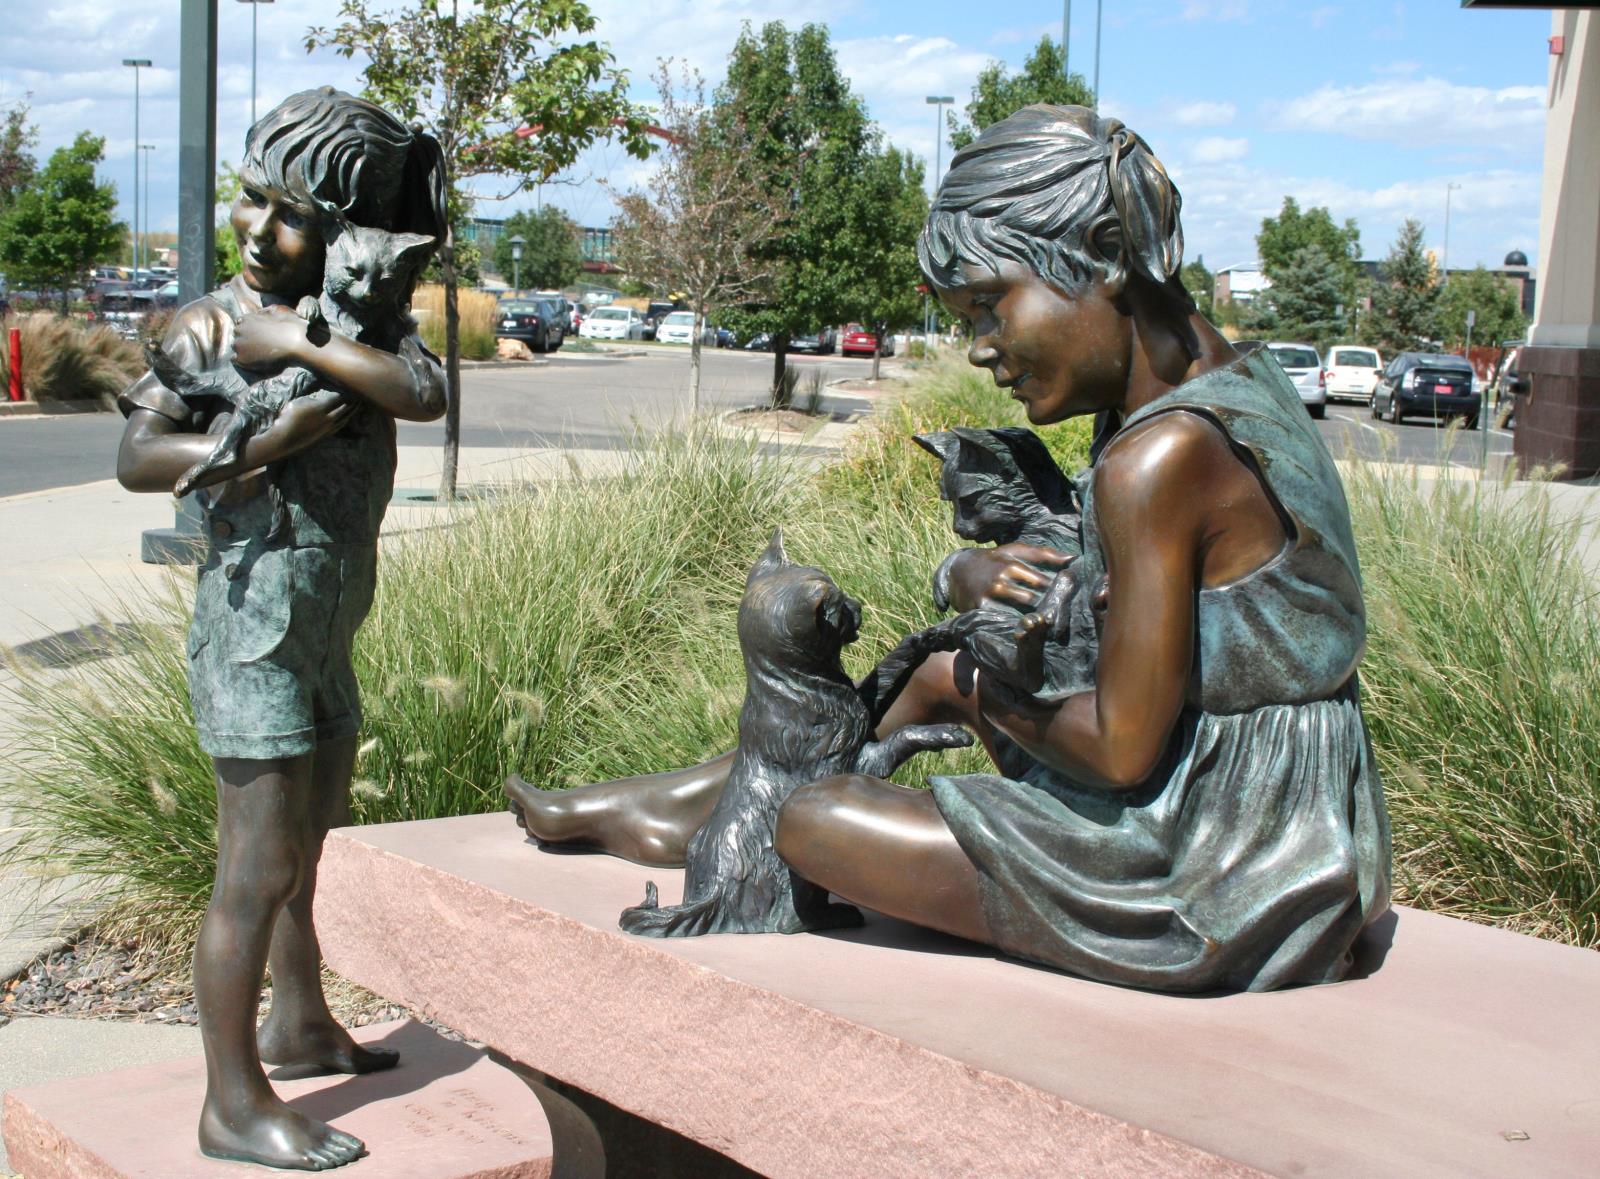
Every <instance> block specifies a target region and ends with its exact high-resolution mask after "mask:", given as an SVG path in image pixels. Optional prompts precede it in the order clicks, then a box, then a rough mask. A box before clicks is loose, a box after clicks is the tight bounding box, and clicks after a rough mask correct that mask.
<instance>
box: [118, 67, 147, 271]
mask: <svg viewBox="0 0 1600 1179" xmlns="http://www.w3.org/2000/svg"><path fill="white" fill-rule="evenodd" d="M122 64H123V65H125V66H132V67H133V276H134V278H138V277H139V71H140V70H141V69H149V68H150V59H149V58H148V57H125V58H123V59H122Z"/></svg>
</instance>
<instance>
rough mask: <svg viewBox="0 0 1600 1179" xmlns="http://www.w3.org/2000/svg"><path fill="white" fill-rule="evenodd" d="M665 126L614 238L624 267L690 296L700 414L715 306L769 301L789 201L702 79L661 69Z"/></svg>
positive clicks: (623, 204)
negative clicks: (705, 336)
mask: <svg viewBox="0 0 1600 1179" xmlns="http://www.w3.org/2000/svg"><path fill="white" fill-rule="evenodd" d="M656 85H657V87H658V88H659V90H660V92H661V105H660V115H659V118H658V124H659V125H660V126H661V127H662V128H663V129H664V130H665V131H666V132H667V147H666V148H665V150H664V151H662V152H661V154H660V156H659V157H658V163H657V166H656V169H655V173H654V174H653V175H652V176H651V178H650V181H649V183H648V184H647V185H646V187H645V188H643V189H634V190H632V191H630V192H626V193H622V194H621V195H620V196H619V197H618V199H617V218H616V220H615V221H614V222H613V232H612V241H613V243H614V244H615V248H616V258H617V261H618V263H619V264H620V265H621V266H622V267H623V269H624V270H626V271H627V272H628V273H629V275H631V276H633V277H635V278H637V279H640V280H642V281H644V282H646V283H648V284H650V287H651V289H652V291H653V292H654V293H662V294H664V293H667V292H682V295H683V297H684V299H685V300H686V301H687V302H688V304H689V309H690V310H691V311H693V312H694V317H695V320H694V335H693V337H692V338H691V340H690V344H689V393H690V398H691V401H692V403H693V405H694V408H695V410H696V411H697V412H698V410H699V408H700V337H701V334H702V333H703V331H704V330H705V324H706V318H707V316H708V315H709V314H710V313H711V311H712V310H713V309H717V308H721V307H724V306H727V305H729V304H736V303H742V302H749V301H751V300H754V299H759V298H762V297H764V296H766V295H767V294H768V292H769V289H770V286H771V283H772V279H773V277H774V275H775V274H776V273H777V270H778V266H779V262H778V260H777V259H776V258H775V257H774V255H773V253H772V252H771V251H770V250H768V249H767V247H768V246H769V245H770V244H771V243H772V242H773V241H774V240H775V239H776V237H777V236H778V235H779V234H780V233H781V232H782V226H783V222H784V218H785V217H786V216H787V214H788V201H787V200H785V199H784V196H783V193H782V191H781V190H778V189H775V188H774V186H772V185H771V184H769V183H768V178H767V177H766V176H765V175H764V174H763V173H762V172H761V171H760V170H759V169H757V168H754V167H752V166H751V165H750V159H751V151H752V140H753V136H752V134H751V131H750V129H749V128H748V127H746V126H744V125H743V124H742V123H740V122H739V121H738V120H737V119H734V118H720V119H719V117H718V114H717V112H716V111H714V110H712V109H711V108H710V107H709V106H708V105H707V103H706V101H705V88H704V85H703V84H702V83H701V81H700V78H699V77H698V76H697V75H694V74H692V73H689V72H687V71H686V72H685V73H684V74H683V76H682V79H681V81H680V83H679V84H677V85H674V82H673V79H672V75H671V72H670V70H669V69H668V67H667V66H666V65H665V64H663V65H662V67H661V70H660V71H659V73H658V74H657V75H656Z"/></svg>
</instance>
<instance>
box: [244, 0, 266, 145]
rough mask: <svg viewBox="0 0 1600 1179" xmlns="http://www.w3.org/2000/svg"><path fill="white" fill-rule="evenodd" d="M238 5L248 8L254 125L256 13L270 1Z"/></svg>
mask: <svg viewBox="0 0 1600 1179" xmlns="http://www.w3.org/2000/svg"><path fill="white" fill-rule="evenodd" d="M239 3H240V4H248V5H249V6H250V125H251V126H252V127H254V126H255V125H256V13H257V12H259V11H260V8H259V6H260V5H262V4H271V3H272V0H239Z"/></svg>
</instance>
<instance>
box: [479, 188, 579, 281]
mask: <svg viewBox="0 0 1600 1179" xmlns="http://www.w3.org/2000/svg"><path fill="white" fill-rule="evenodd" d="M513 237H522V238H523V239H525V242H524V245H523V247H522V262H521V264H520V265H519V266H513V265H512V257H511V239H512V238H513ZM494 269H495V273H497V274H498V275H500V277H501V278H504V279H507V280H510V279H511V278H512V276H513V273H514V272H517V271H520V272H521V278H522V285H523V286H524V287H533V288H535V289H537V288H541V287H544V288H556V287H564V286H566V285H567V284H568V283H570V282H572V280H573V279H575V278H577V277H578V275H579V273H581V272H582V270H583V247H582V245H581V244H580V243H579V240H578V226H577V224H576V222H574V221H573V220H572V218H571V217H568V216H567V215H566V214H565V213H563V212H562V211H561V210H560V209H556V208H546V209H541V210H538V211H536V212H527V211H525V212H521V213H513V214H512V215H511V216H509V217H507V218H506V224H505V228H504V230H503V231H502V232H501V234H500V239H499V240H498V241H497V242H495V245H494Z"/></svg>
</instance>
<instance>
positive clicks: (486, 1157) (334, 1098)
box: [5, 1021, 560, 1179]
mask: <svg viewBox="0 0 1600 1179" xmlns="http://www.w3.org/2000/svg"><path fill="white" fill-rule="evenodd" d="M356 1038H357V1039H358V1040H361V1041H363V1042H364V1043H382V1044H384V1045H385V1046H387V1047H391V1048H397V1049H399V1050H400V1060H401V1063H400V1067H399V1068H397V1069H394V1070H393V1071H391V1072H383V1073H373V1074H372V1075H370V1076H365V1077H311V1078H305V1079H301V1080H294V1081H278V1082H274V1088H275V1089H276V1090H277V1092H278V1094H279V1095H280V1096H281V1097H283V1099H284V1100H285V1101H287V1102H288V1103H289V1104H290V1105H292V1106H293V1107H294V1108H296V1109H298V1110H300V1111H301V1112H303V1113H306V1114H309V1115H311V1116H312V1117H316V1118H321V1119H323V1120H324V1121H329V1122H332V1123H334V1124H335V1125H337V1126H338V1127H339V1128H340V1129H342V1130H347V1131H349V1132H350V1133H352V1134H354V1135H356V1136H357V1137H358V1138H360V1139H362V1140H363V1141H364V1142H365V1143H366V1144H367V1150H368V1154H367V1156H366V1157H365V1158H362V1159H360V1160H358V1161H357V1162H356V1163H354V1164H353V1166H352V1168H351V1169H350V1170H349V1171H344V1170H341V1171H340V1172H339V1173H340V1174H341V1175H345V1174H348V1175H351V1176H354V1177H355V1179H361V1177H362V1176H366V1177H367V1179H380V1177H381V1179H550V1177H551V1176H552V1175H558V1174H560V1172H559V1171H558V1170H556V1169H555V1163H554V1155H555V1153H556V1150H555V1146H554V1144H553V1142H552V1135H551V1127H550V1123H549V1121H548V1120H547V1119H546V1116H545V1113H544V1110H543V1108H542V1107H541V1105H540V1100H539V1098H538V1097H536V1096H535V1095H534V1093H533V1091H532V1090H530V1089H529V1088H528V1087H527V1085H525V1084H524V1083H523V1082H522V1081H521V1080H520V1079H518V1078H517V1077H516V1076H515V1075H513V1074H512V1073H511V1072H509V1071H507V1070H506V1069H504V1068H501V1067H500V1066H498V1065H496V1064H493V1063H491V1062H490V1061H489V1059H488V1058H487V1057H486V1056H485V1055H484V1054H483V1052H482V1051H481V1050H480V1049H476V1048H473V1047H472V1046H470V1045H468V1044H460V1043H455V1042H453V1041H450V1040H446V1039H445V1038H444V1037H442V1036H440V1035H439V1034H438V1033H437V1032H434V1031H433V1030H432V1029H430V1028H427V1027H424V1026H423V1025H421V1024H417V1023H411V1022H409V1021H404V1022H399V1023H389V1024H378V1025H375V1026H372V1027H366V1028H360V1029H357V1031H356ZM204 1093H205V1062H204V1061H203V1060H202V1059H200V1058H199V1057H195V1058H193V1059H190V1060H179V1061H173V1062H170V1063H167V1064H156V1065H146V1066H144V1067H141V1068H131V1069H124V1070H122V1071H120V1072H110V1073H96V1074H94V1075H92V1076H87V1077H77V1078H74V1079H72V1080H67V1081H56V1082H52V1083H50V1084H46V1085H36V1086H33V1087H31V1088H27V1089H13V1090H12V1091H11V1092H9V1093H7V1094H6V1095H5V1140H6V1150H7V1151H8V1152H9V1154H10V1158H11V1165H12V1166H13V1167H15V1168H16V1169H17V1171H18V1172H20V1173H21V1174H22V1175H23V1176H24V1177H25V1179H250V1176H263V1175H269V1174H281V1173H282V1172H277V1171H268V1170H266V1169H264V1168H261V1167H252V1166H247V1165H245V1164H243V1163H231V1162H220V1161H218V1160H216V1159H208V1158H206V1157H205V1156H204V1155H202V1154H201V1153H200V1150H199V1147H198V1146H196V1144H195V1121H196V1119H197V1118H198V1117H199V1115H200V1102H201V1098H202V1096H203V1095H204Z"/></svg>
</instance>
